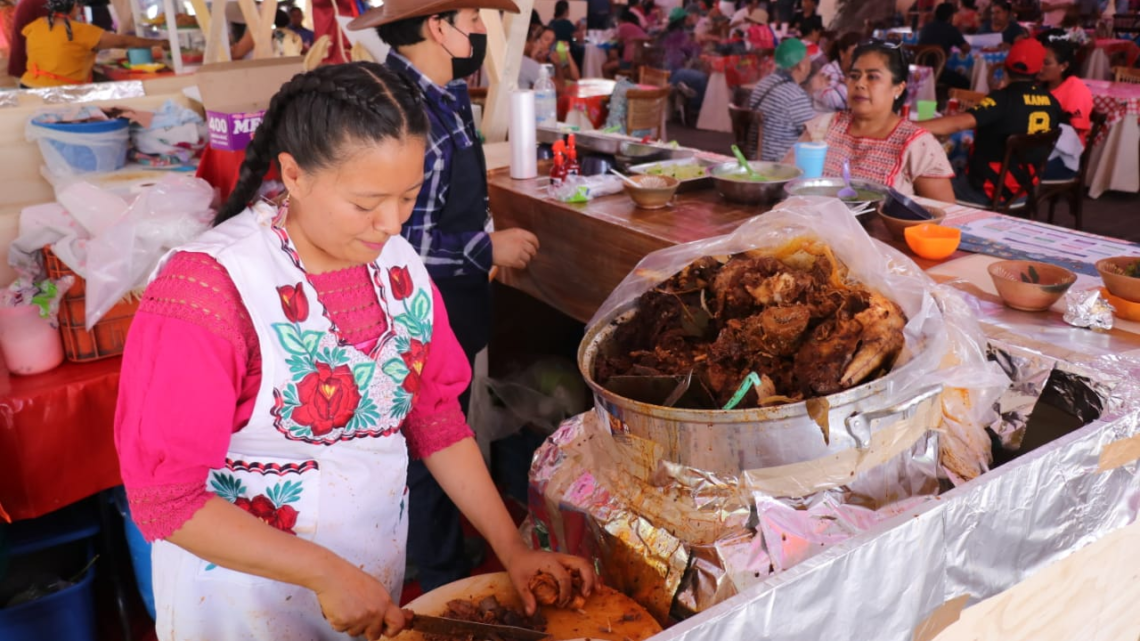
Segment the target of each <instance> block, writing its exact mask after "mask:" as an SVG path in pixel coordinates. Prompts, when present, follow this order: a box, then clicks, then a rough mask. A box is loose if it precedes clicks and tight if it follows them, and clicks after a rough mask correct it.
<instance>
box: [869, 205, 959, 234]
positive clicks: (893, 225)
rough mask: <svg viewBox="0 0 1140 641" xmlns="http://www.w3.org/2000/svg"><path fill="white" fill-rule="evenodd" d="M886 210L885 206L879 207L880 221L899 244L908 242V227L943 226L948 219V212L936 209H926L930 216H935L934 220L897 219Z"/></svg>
mask: <svg viewBox="0 0 1140 641" xmlns="http://www.w3.org/2000/svg"><path fill="white" fill-rule="evenodd" d="M885 209H886V208H885V207H883V206H880V207H879V220H881V221H883V225H884V226H885V227H886V228H887V231H888V232H890V234H891V238H894V239H895V240H897V241H899V242H902V241H904V240H906V228H907V227H914V226H915V225H921V224H923V223H927V224H930V225H941V224H942V219H943V218H946V212H944V211H942V210H941V209H936V208H934V207H925V209H926V211H928V212H930V215H931V216H933V218H930V219H928V220H916V219H913V218H895V217H894V216H891V215H889V214H887V213H886V211H885Z"/></svg>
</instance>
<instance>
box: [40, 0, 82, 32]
mask: <svg viewBox="0 0 1140 641" xmlns="http://www.w3.org/2000/svg"><path fill="white" fill-rule="evenodd" d="M45 4H46V5H47V10H48V15H47V21H48V31H51V30H52V29H54V28H55V16H56V14H57V13H58V14H60V15H61V16H63V26H64V28H65V29H67V41H68V42H71V41H72V39H73V36H72V34H71V20H70V19H68V17H67V16H68V15H69V14H70V13H71V10H72V9H74V8H75V0H47V2H46V3H45Z"/></svg>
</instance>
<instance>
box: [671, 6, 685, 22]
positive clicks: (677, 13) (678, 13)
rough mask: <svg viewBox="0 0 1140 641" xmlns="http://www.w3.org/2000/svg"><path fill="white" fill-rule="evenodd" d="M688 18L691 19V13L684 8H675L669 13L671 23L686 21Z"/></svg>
mask: <svg viewBox="0 0 1140 641" xmlns="http://www.w3.org/2000/svg"><path fill="white" fill-rule="evenodd" d="M687 17H689V12H688V11H685V10H684V9H683V8H682V7H673V10H672V11H670V12H669V22H676V21H678V20H684V19H685V18H687Z"/></svg>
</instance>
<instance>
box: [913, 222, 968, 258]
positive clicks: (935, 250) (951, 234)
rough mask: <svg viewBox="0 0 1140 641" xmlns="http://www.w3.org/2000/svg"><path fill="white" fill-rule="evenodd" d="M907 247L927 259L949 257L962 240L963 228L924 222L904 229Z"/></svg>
mask: <svg viewBox="0 0 1140 641" xmlns="http://www.w3.org/2000/svg"><path fill="white" fill-rule="evenodd" d="M903 234H904V236H905V237H906V244H907V247H910V250H911V251H912V252H914V253H915V254H918V255H919V256H921V257H923V258H926V259H927V260H942V259H943V258H949V257H950V255H951V254H953V253H954V251H955V250H957V249H958V245H959V244H960V243H961V242H962V230H960V229H958V228H956V227H943V226H941V225H933V224H931V223H923V224H921V225H915V226H913V227H907V228H906V229H905V230H903Z"/></svg>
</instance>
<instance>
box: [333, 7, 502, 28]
mask: <svg viewBox="0 0 1140 641" xmlns="http://www.w3.org/2000/svg"><path fill="white" fill-rule="evenodd" d="M458 9H498V10H500V11H509V12H510V13H518V12H519V8H518V6H516V5H515V3H514V2H512V1H511V0H385V2H384V4H382V5H380V6H379V7H375V8H373V9H369V10H368V11H367V12H365V13H364V14H362V15H361V16H359V17H357V18H356V19H354V20H353V21H352V22H350V23H348V28H349V30H351V31H359V30H361V29H369V28H372V27H379V26H380V25H382V24H388V23H390V22H399V21H400V20H406V19H408V18H419V17H421V16H434V15H435V14H437V13H444V12H447V11H456V10H458Z"/></svg>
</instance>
